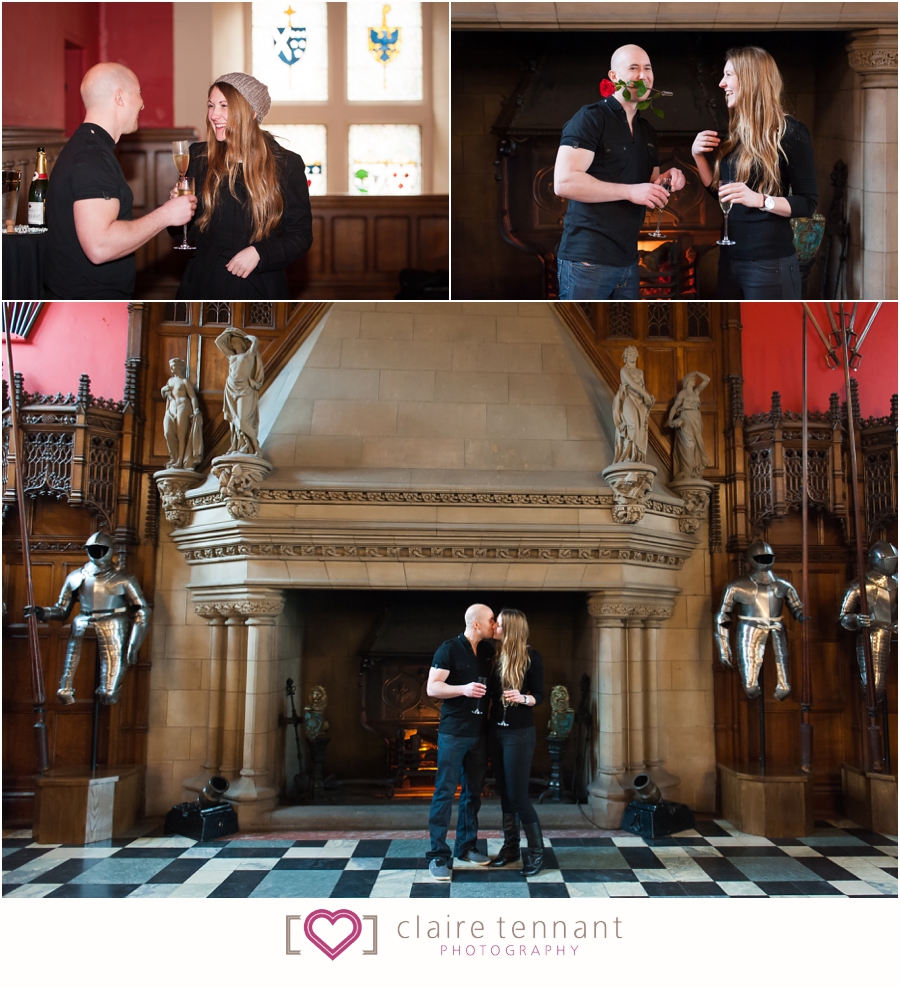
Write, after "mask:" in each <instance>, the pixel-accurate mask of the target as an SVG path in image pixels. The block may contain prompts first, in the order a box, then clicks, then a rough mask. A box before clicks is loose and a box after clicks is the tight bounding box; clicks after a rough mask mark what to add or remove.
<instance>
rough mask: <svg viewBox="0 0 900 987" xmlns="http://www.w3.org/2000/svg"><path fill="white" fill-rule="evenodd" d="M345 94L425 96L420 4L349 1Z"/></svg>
mask: <svg viewBox="0 0 900 987" xmlns="http://www.w3.org/2000/svg"><path fill="white" fill-rule="evenodd" d="M347 99H349V100H365V101H366V102H373V101H384V100H390V101H393V102H396V101H398V100H420V99H422V5H421V4H420V3H391V4H386V3H348V4H347Z"/></svg>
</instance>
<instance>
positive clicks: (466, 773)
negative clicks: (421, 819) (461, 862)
mask: <svg viewBox="0 0 900 987" xmlns="http://www.w3.org/2000/svg"><path fill="white" fill-rule="evenodd" d="M485 774H487V736H486V734H485V733H484V732H482V733H481V734H479V735H478V736H477V737H453V736H450V735H448V734H443V733H440V732H438V753H437V772H436V774H435V777H434V795H433V796H432V799H431V814H430V815H429V817H428V834H429V836H430V837H431V849H430V850H429V851H428V852H427V853H426V854H425V856H426V857H427V858H428V859H429V860H442V861H444V862H445V863H447V864H449V863H450V857H451V854H450V847H449V846H448V844H447V827H448V826H449V825H450V813H451V812H452V810H453V796H454V795H455V794H456V786H457V784H461V785H462V790H461V792H460V795H459V809H458V811H457V819H456V847H455V853H456V856H457V857H460V856H462V854H464V853H465V852H466V851H468V850H474V849H475V840H476V839H477V837H478V810H479V809H480V808H481V791H482V789H483V788H484V776H485Z"/></svg>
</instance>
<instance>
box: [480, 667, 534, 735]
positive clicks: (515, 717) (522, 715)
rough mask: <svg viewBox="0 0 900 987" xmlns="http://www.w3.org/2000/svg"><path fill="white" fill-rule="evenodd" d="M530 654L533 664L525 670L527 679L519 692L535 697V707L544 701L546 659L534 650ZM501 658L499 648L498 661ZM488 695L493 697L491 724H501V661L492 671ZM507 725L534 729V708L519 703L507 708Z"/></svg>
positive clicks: (502, 728) (525, 678)
mask: <svg viewBox="0 0 900 987" xmlns="http://www.w3.org/2000/svg"><path fill="white" fill-rule="evenodd" d="M528 654H529V655H530V656H531V664H530V665H529V666H528V668H527V669H526V670H525V677H524V679H523V681H522V688H521V689H519V692H521V693H523V694H525V693H528V694H530V695H532V696H534V702H535V706H539V705H540V704H541V703H542V702H543V700H544V659H543V658H541V656H540V653H539V652H537V651H535V650H534V648H529V649H528ZM499 656H500V650H499V647H498V649H497V657H498V659H499ZM488 695H489V696H490V697H491V715H490V722H491V723H492V724H494V723H499V722H500V721H501V720H502V719H503V703H502V702H501V701H500V699H501V697H502V695H503V688H502V686H501V685H500V662H499V660H495V661H494V667H493V668H492V669H491V676H490V678H489V679H488ZM506 723H507V725H508V727H509V728H512V727H520V728H521V727H533V726H534V706H525V705H524V704H519V703H515V704H513V705H512V706H507V707H506ZM500 729H501V730H505V729H507V727H500Z"/></svg>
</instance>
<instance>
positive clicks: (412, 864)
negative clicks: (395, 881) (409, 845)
mask: <svg viewBox="0 0 900 987" xmlns="http://www.w3.org/2000/svg"><path fill="white" fill-rule="evenodd" d="M381 869H382V870H428V858H427V857H385V858H384V860H382V862H381Z"/></svg>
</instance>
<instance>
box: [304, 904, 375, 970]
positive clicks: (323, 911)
mask: <svg viewBox="0 0 900 987" xmlns="http://www.w3.org/2000/svg"><path fill="white" fill-rule="evenodd" d="M301 919H302V920H303V924H302V930H303V935H304V936H305V937H306V939H307V941H308V942H310V943H312V944H313V946H315V947H316V948H317V949H319V950H321V951H322V952H323V953H324V954H325V955H326V956H327V957H328V958H329V959H330V960H336V959H337V958H338V957H339V956H340V955H341V953H343V952H345V951H346V950H347V949H349V948H350V947H351V946H352V945H353V944H354V943H355V942H356V941H357V940H358V939H359V938H360V936H362V934H363V923H371V939H369V937H368V936H366V937H364V939H363V942H362V943H361V944H360V946H362V947H363V948H362V949H361V950H360V951H361V954H362V955H363V956H375V955H377V953H378V916H377V915H357V914H356V912H354V911H351V910H350V909H349V908H339V909H338V910H337V911H334V912H332V911H329V910H328V909H327V908H317V909H316V910H315V911H312V912H310V913H309V914H308V915H307V916H306V917H305V918H304V917H303V916H302V915H286V916H285V920H286V921H285V952H286V954H287V955H288V956H302V955H303V950H302V948H300V947H299V946H298V945H297V942H298V939H299V938H300V928H301V927H300V925H299V923H300V921H301ZM366 945H371V948H370V949H366V948H364V947H365V946H366ZM294 947H296V948H294ZM357 948H358V949H359V948H360V947H357Z"/></svg>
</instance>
